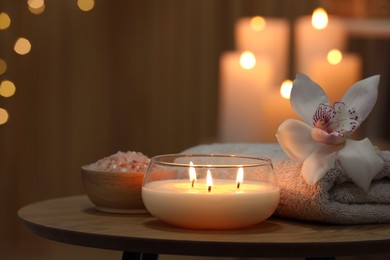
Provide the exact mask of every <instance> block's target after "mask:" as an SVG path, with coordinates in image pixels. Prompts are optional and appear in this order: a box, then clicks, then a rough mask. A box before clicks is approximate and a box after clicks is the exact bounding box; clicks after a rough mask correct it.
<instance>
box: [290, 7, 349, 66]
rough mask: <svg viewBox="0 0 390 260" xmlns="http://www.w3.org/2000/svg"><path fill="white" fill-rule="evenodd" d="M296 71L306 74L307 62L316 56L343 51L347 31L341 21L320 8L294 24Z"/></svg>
mask: <svg viewBox="0 0 390 260" xmlns="http://www.w3.org/2000/svg"><path fill="white" fill-rule="evenodd" d="M295 42H296V47H295V50H296V69H297V71H298V72H302V73H308V70H309V68H310V65H309V64H308V62H309V60H311V59H312V58H313V57H316V56H317V55H326V53H328V52H329V51H330V50H331V49H333V48H337V49H341V50H343V49H345V47H346V43H347V29H346V26H345V24H344V23H343V22H342V20H340V19H338V18H337V17H333V16H329V17H328V15H327V13H326V11H325V10H324V9H322V8H317V9H316V10H314V12H313V15H312V16H304V17H301V18H299V19H298V20H297V21H296V23H295Z"/></svg>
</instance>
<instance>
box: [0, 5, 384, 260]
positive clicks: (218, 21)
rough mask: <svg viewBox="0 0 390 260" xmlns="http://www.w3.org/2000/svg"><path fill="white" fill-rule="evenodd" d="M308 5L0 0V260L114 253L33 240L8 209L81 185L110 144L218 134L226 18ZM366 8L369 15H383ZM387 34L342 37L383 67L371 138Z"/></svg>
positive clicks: (156, 144)
mask: <svg viewBox="0 0 390 260" xmlns="http://www.w3.org/2000/svg"><path fill="white" fill-rule="evenodd" d="M324 2H327V1H324ZM346 2H347V1H346ZM348 2H349V3H351V4H352V3H353V2H364V1H348ZM375 2H381V1H375ZM382 2H385V3H388V1H382ZM318 4H319V1H309V0H305V1H304V0H296V1H288V0H278V1H275V0H261V1H260V0H257V1H255V0H242V1H237V0H229V1H228V0H213V1H207V0H164V1H160V0H133V1H124V0H123V1H103V0H97V1H95V6H94V8H93V9H92V10H91V11H89V12H84V11H81V10H80V9H79V8H78V6H77V1H76V0H72V1H53V0H51V1H50V0H47V1H46V9H45V11H44V12H43V13H42V14H40V15H34V14H32V13H31V12H29V10H28V8H27V5H26V1H12V0H0V12H3V11H4V12H7V13H8V14H9V15H10V17H11V20H12V21H11V26H10V28H9V29H7V30H1V31H0V39H1V40H0V58H1V59H3V60H5V61H6V62H7V71H6V72H5V73H4V74H2V75H0V81H1V80H5V79H9V80H12V81H13V82H14V83H15V86H16V93H15V95H14V96H12V97H10V98H4V97H0V107H2V108H5V109H6V110H7V111H8V113H9V116H10V117H9V121H8V122H7V123H5V124H3V125H0V192H1V193H0V208H1V210H0V258H1V259H19V258H20V259H51V258H54V255H56V257H55V258H56V259H60V258H59V257H60V256H61V254H62V255H63V256H64V259H65V258H66V259H67V258H68V257H70V256H72V255H74V256H72V257H73V258H77V256H78V257H80V258H86V259H89V258H92V257H98V256H100V257H102V258H104V257H105V258H106V259H111V258H110V257H112V259H119V258H118V257H120V253H119V252H106V251H104V250H100V251H99V250H96V249H84V248H80V247H75V246H70V245H62V244H59V243H56V242H51V241H46V240H45V239H43V238H39V237H37V236H35V235H33V234H32V233H31V232H30V231H29V230H27V228H25V227H24V226H23V225H22V224H21V222H20V221H19V220H18V218H17V215H16V214H17V210H18V209H19V208H20V207H22V206H24V205H26V204H29V203H32V202H35V201H39V200H44V199H48V198H53V197H59V196H69V195H74V194H81V193H83V187H82V183H81V180H80V174H79V169H80V166H82V165H84V164H87V163H91V162H94V161H96V160H97V159H99V158H102V157H104V156H107V155H110V154H112V153H115V152H116V151H118V150H122V151H127V150H136V151H141V152H143V153H144V154H146V155H148V156H154V155H157V154H163V153H174V152H179V151H181V150H183V149H185V148H187V147H190V146H193V145H197V144H200V143H206V142H214V141H218V140H217V126H218V124H217V122H218V118H217V116H218V111H217V110H218V84H219V58H220V55H221V54H222V53H223V52H225V51H228V50H233V49H234V47H235V46H234V38H233V33H234V32H233V29H234V23H235V21H236V20H237V19H238V18H239V17H242V16H253V15H263V16H276V17H285V18H287V19H289V20H290V21H294V19H295V18H296V17H298V16H300V15H304V14H305V15H306V14H310V13H311V12H312V10H313V9H314V8H315V7H317V6H318ZM386 6H387V8H388V7H389V5H388V4H387V5H386ZM338 10H339V11H340V12H346V11H345V10H344V9H343V8H342V7H340V8H339V9H338ZM347 10H348V11H349V12H351V9H347ZM359 10H360V12H361V9H359ZM363 10H365V9H363ZM375 10H376V9H375ZM375 10H374V11H375ZM386 10H387V11H388V9H386ZM386 10H385V11H386ZM334 11H337V10H334ZM366 11H368V9H367V10H366ZM374 11H372V13H370V14H368V16H371V15H373V16H378V15H379V16H382V13H380V14H376V13H374ZM363 13H364V11H363ZM356 14H357V13H352V14H351V13H348V14H347V15H349V16H353V15H356ZM359 14H360V13H359ZM364 14H367V13H364ZM360 15H361V14H360ZM370 18H371V17H370ZM18 37H26V38H27V39H29V40H30V42H31V44H32V49H31V52H30V53H28V54H27V55H23V56H21V55H18V54H16V53H15V52H14V51H13V45H14V43H15V40H16V39H17V38H18ZM389 43H390V40H389V38H386V37H384V38H379V39H376V38H369V39H366V38H364V37H363V38H359V37H357V38H355V39H352V40H351V42H350V48H351V49H352V50H353V51H356V52H358V53H360V54H361V55H362V56H363V58H364V60H365V64H364V75H363V76H364V77H366V76H370V75H373V74H381V75H382V82H381V86H380V91H381V93H382V94H381V97H380V101H379V103H378V105H377V107H376V110H375V111H374V112H373V115H372V119H369V123H367V124H366V126H365V127H364V128H363V129H362V131H365V133H368V134H370V135H371V137H372V138H373V139H375V140H380V141H383V140H384V141H386V140H388V138H390V135H389V132H390V131H389V130H390V127H389V123H388V121H389V120H388V119H389V116H388V112H389V105H388V101H386V100H388V99H389V90H388V88H389V76H390V71H389V68H390V59H389V57H390V55H389V51H390V50H389ZM290 64H293V57H291V59H290ZM293 75H294V71H292V70H291V71H290V76H291V77H293ZM370 120H371V121H370ZM59 252H60V253H59ZM95 252H98V256H96V254H95ZM58 254H59V255H60V256H58ZM65 256H66V257H65ZM3 257H4V258H3ZM95 259H97V258H95Z"/></svg>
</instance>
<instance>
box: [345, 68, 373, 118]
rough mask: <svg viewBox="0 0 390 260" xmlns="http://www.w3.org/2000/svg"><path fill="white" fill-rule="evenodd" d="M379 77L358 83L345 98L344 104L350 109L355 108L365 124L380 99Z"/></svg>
mask: <svg viewBox="0 0 390 260" xmlns="http://www.w3.org/2000/svg"><path fill="white" fill-rule="evenodd" d="M379 79H380V76H379V75H375V76H372V77H369V78H366V79H363V80H361V81H358V82H356V83H355V84H353V85H352V87H350V88H349V89H348V91H347V92H346V93H345V94H344V96H343V99H342V100H343V102H344V103H345V104H347V105H348V107H349V108H355V109H356V112H357V113H358V115H359V116H360V118H359V121H360V122H363V121H364V120H365V119H366V118H367V116H368V115H369V114H370V112H371V110H372V108H373V107H374V105H375V103H376V100H377V98H378V85H379Z"/></svg>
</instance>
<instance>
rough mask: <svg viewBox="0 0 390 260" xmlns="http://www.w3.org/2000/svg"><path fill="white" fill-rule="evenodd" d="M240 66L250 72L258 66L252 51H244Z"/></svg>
mask: <svg viewBox="0 0 390 260" xmlns="http://www.w3.org/2000/svg"><path fill="white" fill-rule="evenodd" d="M240 65H241V67H242V68H243V69H246V70H250V69H253V68H254V67H255V65H256V57H255V55H254V54H253V53H252V52H250V51H244V52H243V53H242V54H241V57H240Z"/></svg>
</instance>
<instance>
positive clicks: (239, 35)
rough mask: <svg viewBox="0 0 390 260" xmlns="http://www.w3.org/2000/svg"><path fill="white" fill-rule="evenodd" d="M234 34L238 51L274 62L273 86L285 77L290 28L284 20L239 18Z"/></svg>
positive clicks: (258, 17)
mask: <svg viewBox="0 0 390 260" xmlns="http://www.w3.org/2000/svg"><path fill="white" fill-rule="evenodd" d="M235 34H236V45H237V46H236V47H237V49H238V50H239V51H244V50H249V51H252V52H253V53H255V54H256V55H261V56H267V57H268V58H269V59H272V60H273V61H274V65H275V68H274V70H275V77H274V81H273V82H272V83H273V84H274V85H275V84H280V83H281V82H282V81H283V80H284V79H285V78H286V77H287V66H288V57H289V51H288V50H289V37H290V35H289V34H290V27H289V23H288V21H287V20H286V19H281V18H280V19H279V18H268V17H267V18H263V17H261V16H255V17H252V18H250V17H245V18H241V19H239V20H238V21H237V23H236V27H235Z"/></svg>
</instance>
